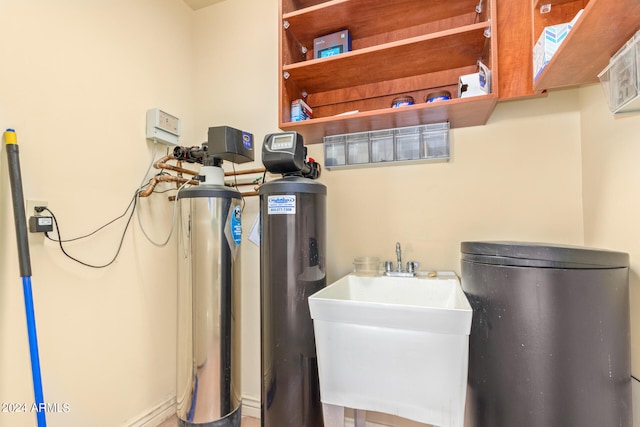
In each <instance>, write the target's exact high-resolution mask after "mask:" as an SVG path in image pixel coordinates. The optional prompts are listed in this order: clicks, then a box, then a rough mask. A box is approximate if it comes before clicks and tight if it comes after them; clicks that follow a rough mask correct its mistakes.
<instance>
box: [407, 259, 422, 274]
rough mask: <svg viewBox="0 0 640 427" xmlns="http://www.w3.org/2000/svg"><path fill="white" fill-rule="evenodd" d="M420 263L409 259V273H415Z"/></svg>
mask: <svg viewBox="0 0 640 427" xmlns="http://www.w3.org/2000/svg"><path fill="white" fill-rule="evenodd" d="M418 266H419V264H418V263H417V262H416V261H408V262H407V273H414V272H415V271H416V268H418Z"/></svg>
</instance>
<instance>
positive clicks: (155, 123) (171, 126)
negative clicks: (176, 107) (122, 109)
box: [147, 108, 181, 145]
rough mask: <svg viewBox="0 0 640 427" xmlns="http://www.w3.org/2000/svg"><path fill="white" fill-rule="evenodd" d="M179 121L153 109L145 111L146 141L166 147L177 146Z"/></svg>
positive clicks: (170, 115) (157, 109)
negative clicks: (165, 145)
mask: <svg viewBox="0 0 640 427" xmlns="http://www.w3.org/2000/svg"><path fill="white" fill-rule="evenodd" d="M180 130H181V129H180V119H179V118H177V117H176V116H174V115H172V114H169V113H167V112H165V111H162V110H161V109H159V108H154V109H151V110H148V111H147V139H151V140H153V141H154V142H160V143H163V144H167V145H178V138H179V137H180Z"/></svg>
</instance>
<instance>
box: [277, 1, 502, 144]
mask: <svg viewBox="0 0 640 427" xmlns="http://www.w3.org/2000/svg"><path fill="white" fill-rule="evenodd" d="M495 1H496V0H456V1H451V0H430V1H428V2H426V1H424V0H393V1H391V0H386V1H385V0H331V1H318V0H281V2H280V16H281V17H282V22H281V26H280V31H279V41H280V43H279V44H280V52H279V57H280V59H279V66H280V76H279V79H280V84H279V103H280V106H279V126H280V128H281V129H282V130H286V131H290V130H295V131H298V132H300V133H301V134H303V135H304V137H305V142H306V143H319V142H322V137H323V136H325V135H336V134H342V133H352V132H360V131H370V130H377V129H387V128H394V127H403V126H414V125H419V124H429V123H438V122H445V121H448V122H450V126H451V127H463V126H473V125H480V124H485V123H486V121H487V120H488V118H489V116H490V115H491V112H492V111H493V109H494V107H495V104H496V102H497V99H498V95H497V93H496V92H497V90H493V91H492V92H493V93H490V94H486V95H480V96H475V97H468V98H457V92H458V79H459V77H460V76H461V75H466V74H473V73H476V72H477V71H478V67H477V61H479V60H480V61H482V63H483V64H485V65H486V66H487V67H488V68H489V69H490V70H492V85H493V87H494V88H497V87H498V86H497V82H498V72H497V61H498V57H497V54H498V50H497V40H496V37H495V29H494V28H492V25H493V23H495V22H497V19H496V15H495V12H496V8H495ZM477 8H478V9H479V12H477V10H478V9H477ZM344 29H348V30H349V32H350V34H351V37H352V50H351V51H350V52H346V53H342V54H339V55H335V56H331V57H327V58H320V59H314V52H313V40H314V38H316V37H320V36H323V35H326V34H330V33H333V32H336V31H341V30H344ZM443 89H445V90H448V91H449V92H451V94H452V97H453V99H451V100H447V101H441V102H434V103H426V102H425V97H426V95H428V94H429V93H431V92H434V91H438V90H443ZM405 95H409V96H412V97H413V98H414V99H415V104H414V105H411V106H406V107H401V108H391V104H392V100H393V99H394V98H396V97H398V96H405ZM296 99H304V101H305V102H306V103H307V104H308V105H309V106H310V107H311V108H312V109H313V118H312V119H311V120H305V121H302V122H291V120H290V116H291V102H292V101H294V100H296ZM354 111H357V112H354ZM344 113H349V114H346V115H344Z"/></svg>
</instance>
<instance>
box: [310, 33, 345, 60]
mask: <svg viewBox="0 0 640 427" xmlns="http://www.w3.org/2000/svg"><path fill="white" fill-rule="evenodd" d="M313 51H314V54H313V57H314V58H316V59H317V58H326V57H329V56H333V55H339V54H341V53H344V52H350V51H351V34H349V30H342V31H338V32H336V33H332V34H327V35H326V36H322V37H318V38H315V39H313Z"/></svg>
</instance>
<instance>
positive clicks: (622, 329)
mask: <svg viewBox="0 0 640 427" xmlns="http://www.w3.org/2000/svg"><path fill="white" fill-rule="evenodd" d="M461 251H462V288H463V290H464V291H465V293H466V294H467V297H468V299H469V302H470V303H471V307H472V308H473V321H472V325H471V335H470V338H469V379H468V395H467V411H466V420H465V426H468V427H487V426H491V427H514V426H518V427H541V426H544V427H568V426H580V427H604V426H610V427H613V426H620V427H631V425H632V414H631V345H630V321H629V286H628V275H629V256H628V255H627V254H626V253H621V252H613V251H605V250H599V249H590V248H584V247H571V246H558V245H543V244H535V243H518V242H463V243H462V245H461Z"/></svg>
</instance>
